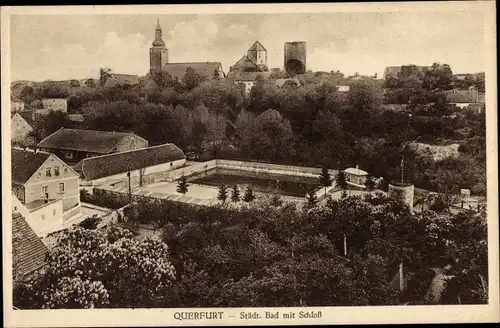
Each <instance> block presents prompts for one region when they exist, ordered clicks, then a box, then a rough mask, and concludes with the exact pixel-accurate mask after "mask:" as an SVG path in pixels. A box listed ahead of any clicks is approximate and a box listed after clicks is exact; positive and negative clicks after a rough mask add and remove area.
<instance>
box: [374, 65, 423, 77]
mask: <svg viewBox="0 0 500 328" xmlns="http://www.w3.org/2000/svg"><path fill="white" fill-rule="evenodd" d="M403 66H405V65H402V66H387V67H386V68H385V70H384V76H383V78H384V79H386V78H388V77H395V78H397V77H398V75H399V73H401V71H402V70H403ZM416 67H417V69H418V70H419V71H420V72H422V73H423V72H425V71H426V70H428V69H430V68H431V67H430V66H416Z"/></svg>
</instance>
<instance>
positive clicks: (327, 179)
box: [319, 167, 333, 196]
mask: <svg viewBox="0 0 500 328" xmlns="http://www.w3.org/2000/svg"><path fill="white" fill-rule="evenodd" d="M332 182H333V180H332V178H331V176H330V173H329V172H328V168H327V167H322V168H321V174H320V176H319V184H320V185H321V186H323V187H324V188H325V196H326V188H327V187H329V186H331V185H332Z"/></svg>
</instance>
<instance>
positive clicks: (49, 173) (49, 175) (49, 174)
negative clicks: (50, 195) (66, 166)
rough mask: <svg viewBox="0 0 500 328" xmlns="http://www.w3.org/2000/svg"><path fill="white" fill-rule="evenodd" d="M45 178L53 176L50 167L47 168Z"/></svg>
mask: <svg viewBox="0 0 500 328" xmlns="http://www.w3.org/2000/svg"><path fill="white" fill-rule="evenodd" d="M45 176H46V177H51V176H52V173H51V170H50V167H48V168H46V169H45Z"/></svg>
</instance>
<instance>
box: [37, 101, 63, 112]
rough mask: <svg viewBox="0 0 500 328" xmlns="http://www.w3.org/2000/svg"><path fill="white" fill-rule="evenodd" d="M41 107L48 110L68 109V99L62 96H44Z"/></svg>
mask: <svg viewBox="0 0 500 328" xmlns="http://www.w3.org/2000/svg"><path fill="white" fill-rule="evenodd" d="M42 105H43V109H45V110H48V111H56V110H59V111H61V112H67V111H68V101H67V100H66V99H63V98H45V99H42Z"/></svg>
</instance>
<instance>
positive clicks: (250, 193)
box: [243, 186, 255, 203]
mask: <svg viewBox="0 0 500 328" xmlns="http://www.w3.org/2000/svg"><path fill="white" fill-rule="evenodd" d="M254 199H255V195H254V193H253V190H252V188H250V186H247V188H246V189H245V194H244V195H243V200H244V201H245V202H247V203H250V202H252V201H253V200H254Z"/></svg>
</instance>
